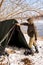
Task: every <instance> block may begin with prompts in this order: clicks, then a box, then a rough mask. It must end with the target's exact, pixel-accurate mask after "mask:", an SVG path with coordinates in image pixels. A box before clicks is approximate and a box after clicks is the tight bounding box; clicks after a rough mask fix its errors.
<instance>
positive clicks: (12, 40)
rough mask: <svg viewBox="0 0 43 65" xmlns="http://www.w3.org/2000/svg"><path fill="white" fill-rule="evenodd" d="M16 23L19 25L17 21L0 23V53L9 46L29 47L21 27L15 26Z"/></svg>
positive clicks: (10, 20)
mask: <svg viewBox="0 0 43 65" xmlns="http://www.w3.org/2000/svg"><path fill="white" fill-rule="evenodd" d="M15 23H18V22H17V21H16V20H15V19H9V20H5V21H0V51H2V50H4V49H5V47H6V45H7V44H8V45H13V46H15V45H16V46H19V47H22V46H24V47H28V45H27V42H26V40H25V37H24V36H23V33H22V31H21V29H20V27H18V26H15ZM1 48H2V50H1Z"/></svg>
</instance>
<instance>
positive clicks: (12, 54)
mask: <svg viewBox="0 0 43 65" xmlns="http://www.w3.org/2000/svg"><path fill="white" fill-rule="evenodd" d="M37 45H38V49H39V53H34V55H33V56H32V55H27V56H26V55H24V51H25V49H24V48H17V47H13V48H12V47H8V48H5V51H6V52H7V53H8V54H9V56H7V55H4V56H3V55H2V56H1V57H0V65H43V40H41V39H38V40H37Z"/></svg>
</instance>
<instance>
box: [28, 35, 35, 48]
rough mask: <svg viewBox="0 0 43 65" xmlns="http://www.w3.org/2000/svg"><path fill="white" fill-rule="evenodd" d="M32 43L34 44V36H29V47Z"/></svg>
mask: <svg viewBox="0 0 43 65" xmlns="http://www.w3.org/2000/svg"><path fill="white" fill-rule="evenodd" d="M33 45H34V46H36V41H35V36H33V37H30V40H29V48H32V46H33Z"/></svg>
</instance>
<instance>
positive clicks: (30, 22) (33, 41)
mask: <svg viewBox="0 0 43 65" xmlns="http://www.w3.org/2000/svg"><path fill="white" fill-rule="evenodd" d="M27 21H28V23H21V24H18V25H25V26H28V30H27V34H28V36H29V37H30V41H29V45H28V46H29V50H30V53H31V54H32V55H33V54H34V51H33V49H32V45H34V47H35V50H36V52H37V53H38V52H39V51H38V48H37V45H36V41H37V31H36V27H35V26H34V23H33V19H31V18H29V19H27ZM24 54H25V55H27V54H29V51H28V50H26V51H25V52H24Z"/></svg>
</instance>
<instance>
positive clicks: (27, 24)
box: [20, 22, 28, 26]
mask: <svg viewBox="0 0 43 65" xmlns="http://www.w3.org/2000/svg"><path fill="white" fill-rule="evenodd" d="M20 25H26V26H28V23H26V22H25V23H21V24H20Z"/></svg>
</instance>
